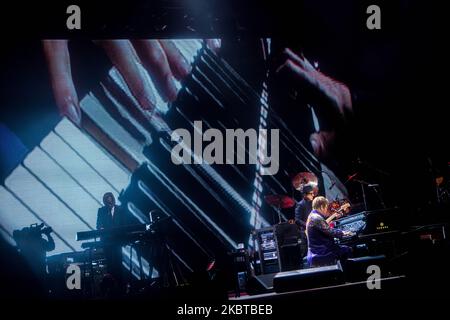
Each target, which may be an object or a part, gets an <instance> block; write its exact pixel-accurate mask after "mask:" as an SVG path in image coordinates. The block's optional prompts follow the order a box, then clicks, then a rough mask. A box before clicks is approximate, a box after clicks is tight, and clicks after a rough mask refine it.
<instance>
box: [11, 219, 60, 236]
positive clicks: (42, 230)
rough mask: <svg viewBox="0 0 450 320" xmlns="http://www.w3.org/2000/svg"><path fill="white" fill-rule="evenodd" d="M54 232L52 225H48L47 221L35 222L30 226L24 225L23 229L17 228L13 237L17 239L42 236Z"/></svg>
mask: <svg viewBox="0 0 450 320" xmlns="http://www.w3.org/2000/svg"><path fill="white" fill-rule="evenodd" d="M51 232H53V229H52V227H49V226H46V225H45V223H40V224H37V223H33V224H31V225H30V226H29V227H24V228H22V229H21V230H15V231H14V232H13V237H14V238H15V239H20V238H22V239H24V238H33V237H38V238H40V237H41V235H42V234H46V235H49V234H50V233H51Z"/></svg>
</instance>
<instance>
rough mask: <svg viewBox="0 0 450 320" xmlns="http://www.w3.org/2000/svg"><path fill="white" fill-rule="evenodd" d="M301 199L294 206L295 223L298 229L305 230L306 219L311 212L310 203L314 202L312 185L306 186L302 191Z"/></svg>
mask: <svg viewBox="0 0 450 320" xmlns="http://www.w3.org/2000/svg"><path fill="white" fill-rule="evenodd" d="M302 193H303V199H302V200H301V201H299V202H297V204H296V206H295V223H296V224H297V225H298V226H299V227H300V229H302V230H305V229H306V219H308V215H309V213H310V212H311V210H312V201H313V200H314V196H315V192H314V187H313V186H312V185H309V184H306V185H305V186H303V189H302Z"/></svg>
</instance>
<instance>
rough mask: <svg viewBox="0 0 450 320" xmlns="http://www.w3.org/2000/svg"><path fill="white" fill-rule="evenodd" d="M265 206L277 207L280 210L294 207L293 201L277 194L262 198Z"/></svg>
mask: <svg viewBox="0 0 450 320" xmlns="http://www.w3.org/2000/svg"><path fill="white" fill-rule="evenodd" d="M264 199H265V200H266V202H267V204H269V205H271V206H274V207H278V208H281V209H287V208H292V207H293V206H295V200H294V199H292V198H291V197H288V196H284V195H279V194H270V195H267V196H265V197H264Z"/></svg>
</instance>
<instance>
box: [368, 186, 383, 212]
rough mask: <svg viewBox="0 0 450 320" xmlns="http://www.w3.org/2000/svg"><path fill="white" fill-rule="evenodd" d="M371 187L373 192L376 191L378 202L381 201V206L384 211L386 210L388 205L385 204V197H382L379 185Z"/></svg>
mask: <svg viewBox="0 0 450 320" xmlns="http://www.w3.org/2000/svg"><path fill="white" fill-rule="evenodd" d="M369 187H371V188H373V191H375V193H376V195H377V197H378V200H380V203H381V206H382V207H383V209H386V205H385V204H384V201H383V197H382V196H381V193H380V192H379V190H378V185H376V184H374V185H369Z"/></svg>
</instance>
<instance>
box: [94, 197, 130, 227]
mask: <svg viewBox="0 0 450 320" xmlns="http://www.w3.org/2000/svg"><path fill="white" fill-rule="evenodd" d="M103 204H104V206H103V207H101V208H99V209H98V212H97V229H98V230H100V229H110V228H114V227H119V226H122V225H124V224H125V223H126V221H125V215H124V213H123V211H122V210H121V208H120V207H119V206H117V205H116V199H115V198H114V195H113V194H112V193H111V192H107V193H105V194H104V195H103Z"/></svg>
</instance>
